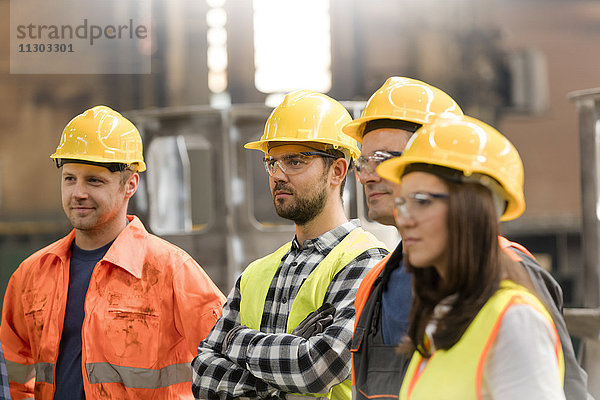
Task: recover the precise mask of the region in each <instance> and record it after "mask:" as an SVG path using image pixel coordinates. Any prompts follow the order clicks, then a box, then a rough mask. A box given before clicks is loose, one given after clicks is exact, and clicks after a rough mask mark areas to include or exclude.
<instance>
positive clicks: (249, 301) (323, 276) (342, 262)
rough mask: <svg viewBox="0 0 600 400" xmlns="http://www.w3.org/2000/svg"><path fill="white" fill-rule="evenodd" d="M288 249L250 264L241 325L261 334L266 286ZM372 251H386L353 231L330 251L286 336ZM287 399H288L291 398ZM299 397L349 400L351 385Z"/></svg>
mask: <svg viewBox="0 0 600 400" xmlns="http://www.w3.org/2000/svg"><path fill="white" fill-rule="evenodd" d="M290 248H291V242H289V243H286V244H285V245H283V246H281V247H280V248H279V249H278V250H276V251H275V252H274V253H272V254H270V255H268V256H266V257H263V258H261V259H259V260H256V261H254V262H253V263H251V264H250V265H249V266H248V267H247V268H246V270H245V271H244V273H243V274H242V278H241V282H240V292H241V302H240V320H241V323H242V324H243V325H246V326H248V327H249V328H252V329H256V330H260V324H261V321H262V315H263V310H264V306H265V300H266V298H267V292H268V290H269V286H270V285H271V282H272V281H273V278H274V276H275V273H276V272H277V270H278V268H279V265H280V264H281V259H282V257H283V256H284V255H285V254H286V253H287V252H288V251H289V250H290ZM372 248H385V245H384V244H383V243H381V242H380V241H379V240H377V239H376V238H375V237H374V236H373V235H372V234H370V233H369V232H366V231H364V230H363V229H362V228H356V229H354V230H353V231H352V232H350V233H349V234H348V235H347V236H346V237H345V238H344V239H343V240H342V241H341V242H340V243H339V244H338V245H337V246H336V247H335V248H334V249H333V250H331V252H330V253H329V254H328V255H327V256H326V257H325V258H324V259H323V261H321V262H320V263H319V265H318V266H317V267H316V268H315V269H314V270H313V271H312V272H311V274H310V275H309V276H308V278H307V279H306V281H304V283H303V284H302V286H301V287H300V290H299V291H298V294H297V295H296V298H295V299H294V301H293V303H292V305H291V308H290V313H289V316H288V322H287V333H291V332H292V331H293V330H294V328H296V327H297V326H298V325H299V324H300V322H302V321H303V320H304V319H305V318H306V317H307V316H308V315H309V314H310V313H312V312H313V311H315V310H317V309H318V308H319V307H320V306H321V305H323V301H324V299H325V295H326V293H327V288H328V287H329V284H330V283H331V281H332V280H333V278H334V277H335V275H336V274H337V273H338V272H339V271H341V270H342V269H343V268H344V267H345V266H346V265H347V264H348V263H350V262H351V261H352V260H354V259H355V258H356V257H358V256H359V255H360V254H362V253H364V252H365V251H367V250H369V249H372ZM287 397H288V398H290V395H288V396H287ZM298 397H320V398H328V399H334V400H337V399H339V400H342V399H344V400H348V399H350V398H351V391H350V382H349V381H345V382H343V383H341V384H339V385H336V386H334V387H333V388H332V389H331V391H330V392H329V393H327V394H302V395H299V394H295V395H293V398H298Z"/></svg>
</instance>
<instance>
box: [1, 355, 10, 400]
mask: <svg viewBox="0 0 600 400" xmlns="http://www.w3.org/2000/svg"><path fill="white" fill-rule="evenodd" d="M0 386H1V388H0V400H10V388H9V386H8V373H7V372H6V361H4V350H2V346H0Z"/></svg>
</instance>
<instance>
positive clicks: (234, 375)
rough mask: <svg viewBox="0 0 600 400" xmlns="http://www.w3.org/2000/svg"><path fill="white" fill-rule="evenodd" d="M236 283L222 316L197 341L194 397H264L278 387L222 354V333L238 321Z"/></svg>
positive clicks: (224, 334) (238, 297)
mask: <svg viewBox="0 0 600 400" xmlns="http://www.w3.org/2000/svg"><path fill="white" fill-rule="evenodd" d="M239 285H240V281H239V279H238V281H237V282H236V284H235V286H234V288H233V289H232V290H231V293H230V294H229V296H228V297H227V303H226V304H225V306H224V307H223V315H222V317H221V318H220V319H219V320H218V321H217V323H216V325H215V327H214V328H213V329H212V331H211V332H210V333H209V334H208V336H207V337H206V339H205V340H204V341H202V343H200V346H199V347H198V354H197V356H196V358H194V360H193V361H192V371H193V379H192V391H193V393H194V397H195V398H196V399H203V400H204V399H209V400H210V399H221V400H224V399H232V398H267V397H269V396H270V395H274V394H276V393H277V389H275V388H273V387H271V386H270V385H269V384H267V383H265V382H263V381H261V380H260V379H258V378H256V377H255V376H253V375H252V374H251V373H250V372H249V371H248V370H246V369H244V368H241V367H239V366H238V365H236V364H235V363H233V362H231V361H230V360H229V359H227V358H226V357H225V356H224V355H223V354H222V346H223V341H224V338H225V336H226V335H227V333H228V332H229V331H230V330H232V329H233V328H234V327H236V326H239V323H240V322H239V321H240V316H239V314H240V286H239ZM190 318H192V316H190Z"/></svg>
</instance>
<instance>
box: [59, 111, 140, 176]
mask: <svg viewBox="0 0 600 400" xmlns="http://www.w3.org/2000/svg"><path fill="white" fill-rule="evenodd" d="M50 157H51V158H53V159H55V160H62V161H57V165H59V166H60V165H62V164H64V160H82V161H86V162H88V163H90V162H91V163H96V164H125V165H126V166H129V168H132V167H133V168H135V169H136V171H138V172H142V171H144V170H145V169H146V164H145V163H144V156H143V147H142V138H141V136H140V133H139V131H138V130H137V128H136V127H135V126H134V125H133V124H132V123H131V121H129V120H128V119H127V118H125V117H123V116H122V115H121V114H120V113H118V112H116V111H114V110H112V109H111V108H109V107H107V106H103V105H100V106H95V107H92V108H90V109H89V110H86V111H84V112H83V113H81V114H79V115H77V116H76V117H74V118H73V119H72V120H71V121H70V122H69V123H68V124H67V126H66V127H65V129H64V130H63V132H62V135H61V139H60V144H59V145H58V147H57V149H56V152H55V153H54V154H52V155H51V156H50Z"/></svg>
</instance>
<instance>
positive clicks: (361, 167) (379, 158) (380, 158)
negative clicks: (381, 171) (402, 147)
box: [356, 150, 402, 175]
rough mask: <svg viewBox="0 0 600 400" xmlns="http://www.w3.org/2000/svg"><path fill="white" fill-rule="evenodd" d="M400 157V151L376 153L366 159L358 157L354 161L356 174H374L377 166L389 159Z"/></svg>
mask: <svg viewBox="0 0 600 400" xmlns="http://www.w3.org/2000/svg"><path fill="white" fill-rule="evenodd" d="M401 155H402V152H401V151H381V150H380V151H376V152H375V153H373V154H372V155H370V156H368V157H362V156H361V157H360V158H359V159H358V160H356V172H357V173H358V174H359V175H360V174H362V173H363V172H368V173H370V174H373V173H375V169H376V168H377V166H378V165H379V164H381V163H382V162H384V161H385V160H389V159H390V158H394V157H399V156H401Z"/></svg>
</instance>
